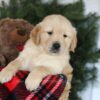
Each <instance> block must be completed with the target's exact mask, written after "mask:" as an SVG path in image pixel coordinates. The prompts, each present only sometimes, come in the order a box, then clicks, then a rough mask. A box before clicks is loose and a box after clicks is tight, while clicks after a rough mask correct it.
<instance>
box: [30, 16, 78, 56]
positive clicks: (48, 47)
mask: <svg viewBox="0 0 100 100" xmlns="http://www.w3.org/2000/svg"><path fill="white" fill-rule="evenodd" d="M31 36H32V37H33V40H34V43H36V44H37V45H40V46H41V47H42V48H43V50H44V51H45V52H46V53H50V54H57V55H58V54H66V53H68V52H69V51H73V52H74V49H75V47H76V42H77V39H76V31H75V28H74V27H73V26H72V25H71V23H70V22H69V21H68V20H67V19H66V18H64V17H63V16H60V15H51V16H48V17H46V18H45V19H44V20H43V21H42V22H41V23H39V24H38V25H37V26H36V27H35V28H34V29H33V31H32V33H31Z"/></svg>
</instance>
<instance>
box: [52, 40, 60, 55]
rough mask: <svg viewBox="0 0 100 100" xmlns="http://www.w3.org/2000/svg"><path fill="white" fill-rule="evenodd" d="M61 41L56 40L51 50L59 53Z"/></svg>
mask: <svg viewBox="0 0 100 100" xmlns="http://www.w3.org/2000/svg"><path fill="white" fill-rule="evenodd" d="M60 47H61V45H60V43H59V42H54V43H53V45H52V47H51V52H52V53H58V52H59V51H60Z"/></svg>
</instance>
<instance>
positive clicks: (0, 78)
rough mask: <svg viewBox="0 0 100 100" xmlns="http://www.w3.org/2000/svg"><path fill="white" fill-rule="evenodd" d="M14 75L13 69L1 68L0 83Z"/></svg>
mask: <svg viewBox="0 0 100 100" xmlns="http://www.w3.org/2000/svg"><path fill="white" fill-rule="evenodd" d="M14 75H15V71H13V70H12V69H7V68H5V69H3V70H2V71H1V72H0V83H5V82H8V81H10V80H11V79H12V77H13V76H14Z"/></svg>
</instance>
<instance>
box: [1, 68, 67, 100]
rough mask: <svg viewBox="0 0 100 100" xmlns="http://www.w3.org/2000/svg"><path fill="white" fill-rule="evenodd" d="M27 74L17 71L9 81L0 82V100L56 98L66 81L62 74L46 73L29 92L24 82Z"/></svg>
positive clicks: (54, 99) (50, 99)
mask: <svg viewBox="0 0 100 100" xmlns="http://www.w3.org/2000/svg"><path fill="white" fill-rule="evenodd" d="M0 70H2V67H0ZM27 75H28V72H26V71H19V72H18V73H17V74H16V76H14V77H13V79H12V80H11V81H9V82H7V83H5V84H0V100H58V99H59V97H60V95H61V93H62V92H63V90H64V88H65V85H66V82H67V80H66V77H65V76H64V75H62V74H58V75H48V76H47V77H45V78H44V79H43V80H42V82H41V83H40V85H39V87H38V88H37V89H36V90H35V91H32V92H29V91H28V90H27V89H26V87H25V84H24V83H25V82H24V81H25V78H26V77H27Z"/></svg>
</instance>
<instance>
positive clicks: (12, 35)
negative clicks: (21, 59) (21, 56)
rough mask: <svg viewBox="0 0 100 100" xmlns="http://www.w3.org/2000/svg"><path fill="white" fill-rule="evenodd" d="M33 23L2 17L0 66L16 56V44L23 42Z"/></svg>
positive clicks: (0, 22)
mask: <svg viewBox="0 0 100 100" xmlns="http://www.w3.org/2000/svg"><path fill="white" fill-rule="evenodd" d="M32 28H33V25H31V24H30V23H28V22H27V21H25V20H23V19H11V18H4V19H2V20H1V21H0V66H6V65H7V64H8V63H9V62H10V61H12V60H14V59H15V58H16V57H17V56H18V53H19V51H18V49H17V45H19V44H24V43H25V42H26V40H27V39H28V37H29V33H30V31H31V30H32Z"/></svg>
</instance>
